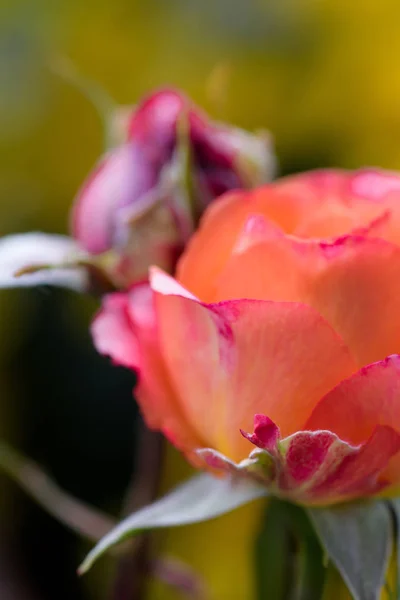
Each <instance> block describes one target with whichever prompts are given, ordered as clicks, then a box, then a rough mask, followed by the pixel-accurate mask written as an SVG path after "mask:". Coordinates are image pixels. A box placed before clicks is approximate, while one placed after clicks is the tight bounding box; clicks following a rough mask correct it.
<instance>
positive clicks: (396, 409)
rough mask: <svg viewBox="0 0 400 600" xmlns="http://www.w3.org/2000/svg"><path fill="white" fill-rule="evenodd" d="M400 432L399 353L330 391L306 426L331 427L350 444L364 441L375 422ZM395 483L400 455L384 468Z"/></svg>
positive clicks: (398, 474)
mask: <svg viewBox="0 0 400 600" xmlns="http://www.w3.org/2000/svg"><path fill="white" fill-rule="evenodd" d="M378 425H380V426H388V427H392V428H393V429H394V430H395V431H398V432H400V357H399V356H398V355H394V356H390V357H388V358H387V359H385V360H383V361H380V362H377V363H375V364H372V365H369V366H367V367H364V368H362V369H361V370H360V371H358V372H357V373H356V374H354V375H353V376H352V377H350V378H348V379H346V380H345V381H343V382H342V383H340V384H339V385H338V386H337V387H335V388H334V389H333V390H332V391H330V392H329V393H328V394H327V395H326V396H325V397H324V398H322V399H321V400H320V402H319V403H318V404H317V405H316V407H315V409H314V411H313V413H312V414H311V416H310V418H309V419H308V420H307V422H306V423H305V428H307V429H312V430H314V429H321V428H323V429H331V430H332V431H335V432H336V433H337V435H339V436H340V437H341V438H342V439H344V440H346V441H347V442H349V443H351V444H360V443H364V442H365V441H366V440H367V439H368V438H369V437H370V436H371V435H372V433H373V431H374V428H375V427H376V426H378ZM385 476H386V477H387V479H388V480H389V481H390V482H391V483H393V484H399V483H400V457H399V456H395V457H394V458H393V459H392V460H391V461H390V462H389V465H388V468H387V469H386V471H385Z"/></svg>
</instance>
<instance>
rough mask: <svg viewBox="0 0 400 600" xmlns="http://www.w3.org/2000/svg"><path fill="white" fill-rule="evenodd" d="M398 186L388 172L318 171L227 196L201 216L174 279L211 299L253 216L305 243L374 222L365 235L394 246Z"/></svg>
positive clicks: (398, 232) (399, 232)
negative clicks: (217, 278)
mask: <svg viewBox="0 0 400 600" xmlns="http://www.w3.org/2000/svg"><path fill="white" fill-rule="evenodd" d="M399 188H400V177H399V176H398V175H396V174H394V173H390V172H385V171H378V170H377V169H374V170H372V169H364V170H360V171H356V172H347V171H340V170H322V171H310V172H308V173H304V174H300V175H294V176H290V177H283V178H282V179H280V180H278V181H276V182H274V183H273V184H270V185H265V186H262V187H259V188H257V189H256V190H253V191H251V192H235V193H230V194H225V195H224V196H222V197H221V198H220V199H218V201H217V202H215V203H214V204H213V206H212V207H211V208H210V209H209V210H208V211H207V213H206V215H205V216H204V218H203V220H202V222H201V226H200V228H199V230H198V231H197V233H196V234H195V236H194V238H193V240H192V242H191V244H190V246H189V248H188V250H187V251H186V252H185V254H184V256H183V257H182V258H181V260H180V263H179V265H178V272H177V274H178V278H179V279H180V281H182V283H183V285H185V286H186V287H188V288H189V289H190V290H192V291H193V293H195V294H196V295H197V296H199V297H201V298H203V299H204V300H208V301H212V300H213V299H214V298H215V279H216V277H218V275H219V274H220V273H221V272H222V270H223V268H224V266H225V263H226V262H227V260H228V259H229V257H230V256H231V254H232V252H233V248H234V246H235V244H236V240H237V238H238V236H239V234H240V232H241V231H243V228H244V226H245V223H246V221H247V220H248V218H249V217H251V216H252V215H261V216H263V217H264V218H265V219H267V220H268V221H269V222H271V223H273V224H274V225H275V226H276V227H278V228H279V229H280V230H281V231H284V232H285V233H287V234H290V235H295V236H297V237H301V238H304V239H309V238H314V239H315V238H318V239H328V240H329V239H333V238H336V237H340V236H343V235H349V234H351V233H352V232H353V231H358V232H360V231H361V230H364V234H366V231H367V230H368V229H369V228H370V224H371V223H375V226H374V227H373V228H372V229H373V230H371V231H370V232H368V235H375V236H378V237H381V238H383V239H386V240H388V241H392V242H395V243H396V244H398V242H399V239H400V202H399V196H400V192H399ZM380 219H383V221H381V220H380ZM378 223H379V227H376V224H378ZM210 247H212V249H213V251H212V253H211V252H208V249H209V248H210Z"/></svg>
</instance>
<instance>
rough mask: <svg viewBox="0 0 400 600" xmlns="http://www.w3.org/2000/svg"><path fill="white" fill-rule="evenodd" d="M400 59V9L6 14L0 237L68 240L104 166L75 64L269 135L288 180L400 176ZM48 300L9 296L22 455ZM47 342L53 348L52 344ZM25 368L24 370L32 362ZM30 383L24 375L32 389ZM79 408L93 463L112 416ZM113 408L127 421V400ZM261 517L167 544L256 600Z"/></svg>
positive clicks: (135, 7) (6, 307) (11, 401)
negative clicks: (380, 171) (91, 179)
mask: <svg viewBox="0 0 400 600" xmlns="http://www.w3.org/2000/svg"><path fill="white" fill-rule="evenodd" d="M399 56H400V3H399V2H398V0H363V2H348V1H347V0H247V1H244V0H168V1H166V0H145V1H143V0H141V1H138V0H113V1H111V0H83V1H82V0H69V1H67V0H64V1H62V0H36V1H35V2H32V1H31V0H3V1H2V3H1V6H0V234H2V235H3V234H6V233H10V232H16V231H24V230H30V229H41V230H47V231H59V232H65V231H66V228H67V212H68V209H69V206H70V204H71V201H72V198H73V196H74V194H75V192H76V190H77V189H78V187H79V185H80V183H81V181H82V179H83V178H84V176H85V175H86V174H87V172H88V170H89V169H90V168H91V167H92V165H93V163H94V162H95V160H96V159H97V157H98V155H99V154H100V152H101V151H102V143H103V142H102V140H103V132H102V129H101V123H100V120H99V117H98V115H97V113H96V111H95V110H94V108H93V106H92V105H91V104H90V102H89V101H88V100H87V99H85V98H84V97H83V96H82V94H81V93H80V92H79V91H78V90H77V89H76V88H74V87H73V86H72V85H71V84H70V83H69V82H67V81H65V80H63V78H62V77H60V75H59V74H58V73H60V71H62V69H63V64H64V62H63V61H64V60H65V58H66V57H67V58H68V59H70V60H71V61H72V62H73V64H75V66H76V67H77V69H78V70H79V71H80V72H81V73H83V74H85V75H86V76H88V77H90V78H91V79H92V80H95V81H97V82H98V83H99V84H100V85H101V86H103V87H104V88H105V89H106V90H108V92H109V93H110V94H111V96H113V97H114V98H115V99H116V101H118V102H119V103H122V104H126V103H132V102H135V101H136V100H137V99H138V98H139V97H140V96H141V95H142V94H144V93H146V92H147V91H149V90H151V89H153V88H155V87H158V86H161V85H165V84H171V85H175V86H178V87H181V88H183V89H184V90H186V91H187V92H188V93H189V94H190V95H192V96H193V98H194V100H195V101H196V102H198V103H199V104H200V105H203V106H204V107H205V108H206V109H207V110H208V111H209V112H210V114H211V115H212V116H213V117H215V118H221V119H223V120H225V121H232V122H233V123H235V124H237V125H240V126H243V127H247V128H268V129H270V130H271V131H272V133H273V134H274V136H275V140H276V146H277V151H278V155H279V159H280V164H281V170H282V171H283V172H288V171H293V170H299V169H302V168H309V167H315V166H326V165H335V166H344V167H356V166H359V165H362V164H370V165H371V164H374V165H379V166H382V167H385V168H394V169H400V143H399V141H400V68H399V61H400V59H399ZM46 293H47V294H48V293H49V292H46ZM50 293H53V292H50ZM38 294H40V292H39V291H36V292H33V295H32V294H31V293H30V292H27V291H24V292H10V293H6V292H4V293H3V292H2V293H1V295H0V339H1V345H0V375H1V377H0V393H1V396H0V430H1V432H2V433H3V434H5V435H6V436H7V437H14V439H18V438H21V439H23V438H24V433H23V432H24V431H25V430H26V425H27V422H28V421H27V420H29V414H30V413H29V412H28V413H27V412H26V411H25V412H24V411H23V410H22V409H21V406H24V407H26V405H27V404H26V403H27V402H28V395H27V396H26V398H27V400H26V401H25V404H22V405H21V404H18V402H17V401H16V397H17V390H16V389H15V387H13V383H12V381H11V379H12V378H11V379H10V376H9V371H8V367H7V365H8V362H7V361H9V357H10V355H11V354H15V353H17V354H16V356H19V354H18V351H19V349H20V347H21V345H23V344H24V343H26V336H27V335H28V334H29V332H30V331H31V329H32V328H31V326H29V325H28V324H29V322H30V320H32V319H39V317H38V311H39V309H38V305H42V304H43V303H44V302H42V298H41V296H40V295H39V296H38ZM58 298H59V296H58V295H57V296H55V300H54V301H55V302H58V301H59V300H58ZM68 298H69V297H68ZM47 305H48V300H47ZM60 306H61V305H60ZM86 308H87V312H89V310H92V309H93V306H92V305H91V306H90V308H89V307H86ZM83 310H84V307H82V306H81V304H79V306H78V304H77V303H76V302H75V300H69V299H68V301H67V302H64V303H63V316H62V318H63V319H64V322H65V320H67V323H68V327H67V328H69V329H70V330H71V331H76V330H78V329H79V328H80V327H86V325H87V322H88V319H87V318H82V317H81V316H80V312H81V311H83ZM39 312H40V311H39ZM86 317H87V315H86ZM38 322H39V321H38ZM35 335H36V336H37V337H36V338H34V339H35V340H36V342H35V343H37V344H39V342H40V343H41V344H42V345H43V339H42V338H41V334H40V330H37V332H36V334H35ZM45 335H46V336H48V338H46V339H47V341H48V342H49V343H50V346H51V344H55V342H54V338H52V337H51V335H52V333H51V331H49V330H46V333H45ZM75 337H76V339H75V343H76V344H80V343H81V342H80V337H79V335H78V334H77V335H76V336H75ZM86 343H87V342H86ZM54 347H57V346H54ZM32 348H36V346H35V344H33V346H32ZM31 351H33V350H31ZM59 352H60V356H59V362H60V364H61V363H62V364H65V361H67V363H66V365H67V366H66V367H65V371H66V372H67V373H68V360H71V355H69V354H68V353H65V352H63V350H62V348H61V347H60V348H59ZM55 360H56V358H55ZM40 364H43V370H44V371H45V369H46V365H45V363H41V362H40V360H38V361H37V364H36V368H39V366H38V365H40ZM99 364H100V363H99ZM101 364H104V365H105V362H102V363H101ZM18 365H19V368H21V369H22V368H23V362H19V363H18V364H17V367H18ZM40 368H41V367H40ZM91 368H92V369H93V365H92V367H91ZM96 368H97V367H96ZM25 376H27V375H26V374H25V373H24V372H21V373H20V374H19V377H20V378H21V380H23V379H24V377H25ZM78 376H79V377H80V378H82V377H83V375H82V373H81V372H80V373H79V375H78V374H77V372H74V371H73V370H72V363H71V373H70V378H72V380H73V378H75V380H74V381H75V388H79V381H82V380H83V379H80V380H79V379H78ZM108 376H110V377H111V375H108ZM14 380H15V377H14ZM14 380H13V381H14ZM75 388H73V389H75ZM111 388H112V386H111ZM93 389H94V388H93V387H89V388H88V390H87V394H88V393H92V391H93ZM112 389H114V388H112ZM45 392H46V390H44V391H43V393H45ZM26 394H27V392H26ZM87 394H86V395H87ZM82 398H83V399H82V400H81V401H80V404H79V405H76V411H79V410H80V411H86V414H87V413H88V411H89V412H90V414H92V415H93V416H92V417H91V419H93V427H88V426H87V423H88V422H90V419H89V417H88V420H87V421H86V422H85V424H83V423H82V420H79V419H78V418H77V417H76V419H75V420H76V427H77V431H79V432H80V433H79V435H80V436H81V438H82V439H86V443H87V446H88V447H92V446H94V447H93V449H92V452H93V453H94V454H95V448H96V444H99V445H101V444H102V441H101V440H102V438H101V435H100V434H99V433H98V431H97V430H99V428H100V430H101V429H102V428H104V431H106V430H107V427H106V426H107V425H108V419H107V416H106V415H107V413H106V411H105V410H104V407H102V412H101V411H100V412H101V414H102V415H103V417H99V416H98V415H96V414H94V412H95V410H94V407H95V406H96V403H95V402H93V401H92V402H87V403H86V404H85V402H84V398H85V393H82ZM29 401H30V402H32V403H33V402H35V403H38V406H41V404H40V402H43V398H40V394H38V393H36V395H34V396H33V397H32V398H29ZM103 401H104V400H103ZM109 401H110V403H114V404H113V406H115V410H117V407H118V406H119V405H118V403H116V402H115V398H114V397H110V399H109ZM46 402H47V403H48V402H49V399H47V400H46ZM89 407H90V408H89ZM64 409H65V407H64ZM38 410H39V409H38ZM60 410H61V409H60ZM110 410H111V409H110ZM54 413H55V414H56V413H57V411H56V409H54ZM51 414H52V413H51ZM101 418H104V421H101ZM96 419H97V420H96ZM99 419H100V420H99ZM71 422H74V418H73V417H71V420H70V421H69V424H71ZM48 426H49V427H50V428H51V420H50V422H49V425H48ZM11 427H12V429H13V431H14V435H13V436H12V435H11V433H10V428H11ZM79 428H80V429H79ZM96 428H97V429H96ZM94 430H96V431H97V434H96V435H94V434H93V431H94ZM129 431H130V430H128V429H127V428H125V429H124V433H123V434H122V433H121V432H120V433H118V432H114V435H115V436H118V435H120V436H121V435H125V436H128V435H129ZM78 437H79V436H78ZM106 437H107V434H106V433H104V440H105V439H106ZM66 440H67V441H66V443H65V457H64V459H63V460H64V464H66V463H68V459H69V457H70V454H69V453H70V447H69V446H68V444H73V443H77V442H74V440H76V437H75V438H74V434H71V435H70V437H68V436H66ZM104 440H103V443H104V444H105V443H106V442H105V441H104ZM129 445H130V441H129V439H128V438H126V447H129ZM71 447H72V446H71ZM46 448H47V451H48V453H51V452H52V449H51V446H46V444H45V445H44V450H43V449H42V454H43V460H44V462H46ZM99 456H104V452H103V453H102V454H101V455H99ZM111 456H114V457H115V461H118V460H120V457H119V455H118V454H115V455H113V454H111ZM178 462H179V459H178V458H177V457H176V455H174V458H173V459H172V458H171V459H170V460H168V463H167V467H168V469H169V471H170V472H171V473H170V474H169V475H166V480H165V485H168V484H170V483H172V480H176V479H177V478H178V477H179V468H180V467H179V465H178ZM75 468H76V469H79V464H78V465H76V467H75ZM167 480H168V483H167ZM104 485H105V488H106V487H107V483H106V482H105V484H104ZM120 493H122V491H121V492H120ZM1 508H2V507H1V506H0V509H1ZM259 510H260V512H261V509H259ZM8 514H10V513H8ZM259 516H260V515H259V514H258V513H257V511H256V510H255V509H254V508H253V507H251V506H250V507H246V508H245V509H242V510H241V511H238V512H237V513H234V514H232V515H228V516H227V517H224V518H223V519H220V520H218V521H215V522H212V523H209V524H207V525H198V526H192V527H190V528H187V529H181V530H176V531H174V532H171V533H170V534H166V535H161V536H160V539H159V543H160V546H161V547H162V548H163V549H164V550H168V551H170V552H171V553H175V554H177V555H179V556H181V557H182V558H185V559H187V560H188V561H189V562H190V563H191V564H193V565H194V566H195V567H197V568H198V569H199V570H200V571H201V572H202V573H204V574H205V575H206V576H207V579H208V581H209V583H210V584H211V586H212V587H213V589H214V597H215V599H216V600H218V599H219V598H227V597H229V598H231V599H232V600H235V598H238V599H239V598H251V596H252V592H251V591H252V590H253V589H254V588H253V585H254V583H253V580H252V557H251V555H250V554H249V549H250V548H252V547H253V546H252V543H253V542H252V534H253V533H254V531H255V529H256V525H257V519H258V518H259ZM237 540H241V542H238V541H237ZM222 552H225V555H222V554H221V553H222ZM76 562H77V563H78V562H79V561H78V560H77V561H76ZM156 594H157V598H167V597H168V598H170V597H171V596H168V595H167V592H166V591H165V589H164V588H163V589H161V588H158V589H157V591H155V592H154V596H151V597H152V598H153V597H154V598H156ZM97 597H98V596H97Z"/></svg>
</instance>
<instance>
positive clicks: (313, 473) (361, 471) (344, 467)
mask: <svg viewBox="0 0 400 600" xmlns="http://www.w3.org/2000/svg"><path fill="white" fill-rule="evenodd" d="M261 417H262V416H261V415H256V417H255V423H254V433H253V434H245V433H243V435H244V437H246V438H247V439H248V440H249V441H251V442H252V443H255V444H256V445H257V446H259V443H258V442H259V437H258V434H257V433H256V431H257V430H259V428H260V423H261V422H262V421H263V422H264V424H266V425H267V427H268V429H269V430H270V431H271V430H273V431H274V434H276V432H278V431H279V430H278V428H277V427H276V425H275V428H274V423H273V422H272V421H271V420H270V419H268V418H267V417H264V418H263V419H262V418H261ZM399 450H400V434H399V433H398V432H396V431H395V430H394V429H393V428H392V427H389V426H386V425H378V426H376V427H375V428H374V429H373V431H372V434H371V436H370V437H369V438H368V439H367V440H366V441H365V442H363V443H361V444H359V445H352V444H350V443H348V442H347V441H345V440H343V439H341V438H340V437H338V436H337V435H336V433H333V432H332V431H329V430H316V431H310V430H304V431H298V432H296V433H294V434H292V435H290V436H288V437H287V438H284V439H281V438H280V436H279V435H278V436H275V444H274V447H272V445H269V449H268V450H265V451H258V454H256V455H254V452H253V453H252V454H251V455H250V457H252V456H253V460H252V461H250V464H249V466H247V465H246V461H242V463H240V464H239V465H238V469H239V471H240V467H242V469H243V471H244V472H247V474H248V475H251V474H255V475H256V476H257V478H258V479H259V480H260V479H262V474H263V470H264V471H265V485H268V486H269V487H270V488H271V490H274V491H275V493H277V494H278V495H282V496H284V497H288V498H291V499H293V500H295V501H296V502H301V503H306V504H327V503H332V502H338V501H343V500H349V499H353V498H356V497H365V496H370V495H374V494H377V493H378V492H380V493H381V492H382V490H384V489H385V488H387V487H388V485H389V483H390V482H389V481H388V480H387V479H386V478H385V476H384V471H385V468H386V467H387V465H388V463H389V461H390V460H391V459H392V458H393V457H395V456H396V455H397V454H398V452H399ZM264 454H266V455H267V456H268V457H269V459H270V461H273V465H274V467H273V469H271V465H270V464H269V463H268V461H266V460H265V459H264V458H263V455H264ZM208 464H211V462H209V463H208ZM257 465H258V468H257ZM264 465H266V468H265V466H264ZM213 466H214V468H219V469H225V470H226V467H225V462H224V460H222V459H221V458H220V457H219V460H218V461H215V462H214V464H213ZM229 470H230V471H231V472H233V470H234V467H233V466H232V465H230V466H229ZM271 474H273V475H274V476H273V478H272V479H271Z"/></svg>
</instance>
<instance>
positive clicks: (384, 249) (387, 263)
mask: <svg viewBox="0 0 400 600" xmlns="http://www.w3.org/2000/svg"><path fill="white" fill-rule="evenodd" d="M254 219H256V217H253V218H252V220H254ZM258 219H262V217H258ZM250 220H251V219H250ZM247 227H248V226H247ZM257 227H258V231H260V230H261V225H260V224H258V226H257ZM259 239H260V234H259V233H258V234H257V236H254V235H253V234H252V232H251V231H250V233H249V232H248V231H246V228H245V229H244V231H243V234H242V236H240V237H239V239H238V241H237V246H236V247H237V249H238V251H237V253H233V254H232V257H231V259H230V261H228V263H227V265H226V268H225V269H224V270H223V272H222V273H221V275H220V277H219V278H218V280H217V282H216V288H215V289H216V291H215V295H214V297H213V298H207V300H212V301H220V300H222V299H234V298H243V297H247V298H256V299H267V298H268V299H271V300H275V301H292V302H303V303H305V304H309V305H311V306H313V307H314V308H315V309H316V310H317V311H318V312H319V313H320V314H321V315H322V316H323V317H324V318H325V319H326V320H327V321H328V322H329V323H330V324H331V325H332V326H333V327H334V329H335V330H336V331H337V332H338V333H339V334H340V335H341V336H342V337H343V339H344V340H345V342H346V344H347V345H348V346H349V348H350V349H351V351H352V352H353V354H354V356H355V358H356V359H357V362H358V364H359V365H360V366H361V365H364V364H368V363H371V362H374V361H376V360H380V359H382V358H384V357H385V356H387V355H388V354H392V353H396V352H400V311H399V310H398V299H399V297H400V247H398V246H395V245H393V244H391V243H389V242H385V241H383V240H379V239H375V238H368V237H367V236H347V237H345V238H339V239H337V240H336V241H335V242H333V243H322V242H316V241H311V240H310V241H307V240H303V241H300V240H296V239H295V238H292V237H290V236H287V235H285V234H282V233H277V231H276V230H274V229H272V228H271V227H268V226H267V225H266V227H265V233H264V238H263V240H262V241H259ZM253 241H254V242H255V243H254V244H253V245H252V242H253Z"/></svg>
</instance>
